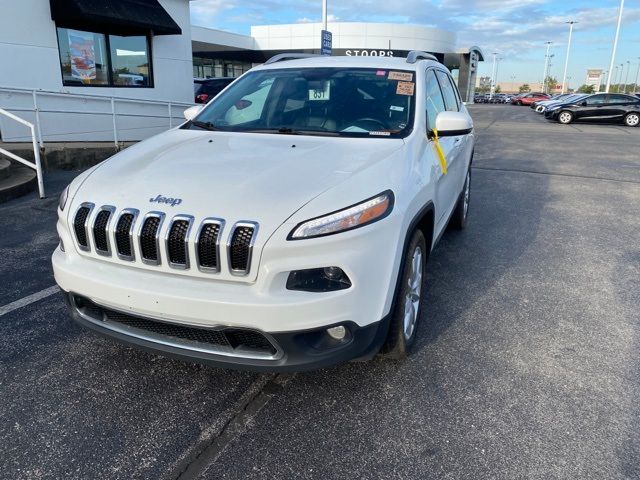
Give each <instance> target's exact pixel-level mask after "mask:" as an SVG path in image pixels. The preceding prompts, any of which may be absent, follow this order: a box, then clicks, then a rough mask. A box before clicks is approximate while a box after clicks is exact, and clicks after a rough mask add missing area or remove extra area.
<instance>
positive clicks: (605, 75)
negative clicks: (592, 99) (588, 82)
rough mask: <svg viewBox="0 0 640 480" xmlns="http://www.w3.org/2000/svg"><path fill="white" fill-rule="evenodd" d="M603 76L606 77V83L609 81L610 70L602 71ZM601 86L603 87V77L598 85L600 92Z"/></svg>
mask: <svg viewBox="0 0 640 480" xmlns="http://www.w3.org/2000/svg"><path fill="white" fill-rule="evenodd" d="M600 76H601V77H604V83H605V84H606V83H607V79H608V78H609V72H607V71H606V70H605V71H604V72H602V74H601V75H600ZM600 88H602V79H600V84H599V85H598V92H599V91H600ZM598 92H596V93H598Z"/></svg>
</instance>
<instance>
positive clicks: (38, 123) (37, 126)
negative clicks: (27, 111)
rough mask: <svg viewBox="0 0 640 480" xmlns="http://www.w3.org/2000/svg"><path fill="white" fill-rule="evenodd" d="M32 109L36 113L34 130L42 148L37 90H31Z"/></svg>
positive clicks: (42, 148)
mask: <svg viewBox="0 0 640 480" xmlns="http://www.w3.org/2000/svg"><path fill="white" fill-rule="evenodd" d="M32 93H33V110H34V112H35V114H36V132H37V134H38V145H40V149H41V150H44V143H43V142H42V129H41V127H40V109H39V108H38V92H36V90H35V89H34V90H33V92H32Z"/></svg>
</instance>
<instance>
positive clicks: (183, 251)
mask: <svg viewBox="0 0 640 480" xmlns="http://www.w3.org/2000/svg"><path fill="white" fill-rule="evenodd" d="M190 224H191V222H190V221H189V220H175V221H174V222H173V224H172V225H171V229H170V230H169V237H168V238H167V252H168V254H169V262H170V263H172V264H173V265H182V266H188V263H189V262H188V260H189V258H188V253H187V252H188V250H187V242H186V240H187V234H188V233H189V225H190Z"/></svg>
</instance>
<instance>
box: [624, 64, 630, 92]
mask: <svg viewBox="0 0 640 480" xmlns="http://www.w3.org/2000/svg"><path fill="white" fill-rule="evenodd" d="M629 70H631V61H629V60H627V76H626V77H624V93H627V85H628V84H629Z"/></svg>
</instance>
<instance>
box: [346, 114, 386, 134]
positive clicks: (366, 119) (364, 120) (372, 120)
mask: <svg viewBox="0 0 640 480" xmlns="http://www.w3.org/2000/svg"><path fill="white" fill-rule="evenodd" d="M360 122H362V123H369V126H370V125H371V124H374V127H373V128H367V127H365V129H366V130H370V131H371V130H386V129H387V126H386V125H385V124H384V123H383V122H381V121H380V120H377V119H375V118H370V117H363V118H359V119H357V120H356V121H354V122H353V125H354V126H360V125H358V124H359V123H360Z"/></svg>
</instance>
